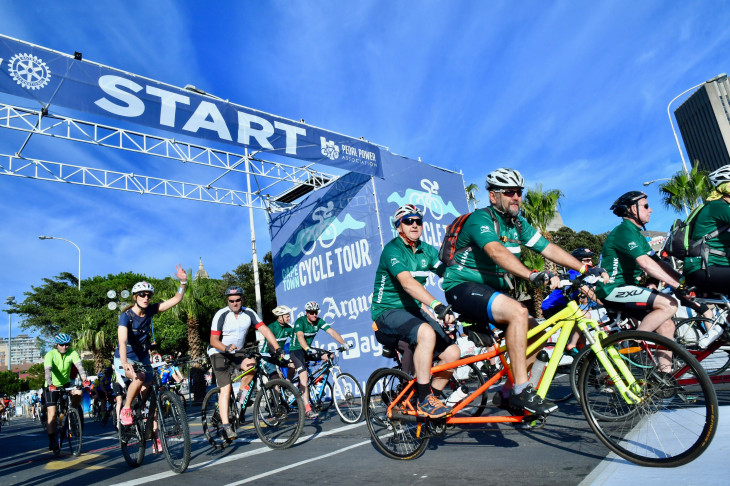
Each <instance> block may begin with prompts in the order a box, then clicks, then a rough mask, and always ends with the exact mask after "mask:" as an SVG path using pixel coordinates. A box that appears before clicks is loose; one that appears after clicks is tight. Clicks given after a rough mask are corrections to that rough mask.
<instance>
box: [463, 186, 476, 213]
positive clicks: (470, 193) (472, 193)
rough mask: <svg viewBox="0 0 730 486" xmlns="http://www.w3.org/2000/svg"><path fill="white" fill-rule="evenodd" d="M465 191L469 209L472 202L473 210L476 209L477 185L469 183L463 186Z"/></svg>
mask: <svg viewBox="0 0 730 486" xmlns="http://www.w3.org/2000/svg"><path fill="white" fill-rule="evenodd" d="M464 190H465V191H466V205H467V207H469V209H470V210H471V204H472V203H473V204H474V209H473V211H476V209H477V192H479V186H477V185H476V184H474V183H471V184H469V185H468V186H466V187H465V188H464Z"/></svg>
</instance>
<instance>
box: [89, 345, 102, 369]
mask: <svg viewBox="0 0 730 486" xmlns="http://www.w3.org/2000/svg"><path fill="white" fill-rule="evenodd" d="M91 353H92V354H93V355H94V368H96V373H97V374H98V373H101V372H102V371H104V353H102V352H101V350H97V349H94V350H92V351H91Z"/></svg>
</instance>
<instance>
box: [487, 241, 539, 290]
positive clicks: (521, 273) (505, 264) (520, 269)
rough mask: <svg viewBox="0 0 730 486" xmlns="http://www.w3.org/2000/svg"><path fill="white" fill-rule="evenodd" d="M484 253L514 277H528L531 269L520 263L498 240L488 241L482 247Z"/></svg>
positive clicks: (527, 278) (526, 278)
mask: <svg viewBox="0 0 730 486" xmlns="http://www.w3.org/2000/svg"><path fill="white" fill-rule="evenodd" d="M482 249H483V250H484V253H486V254H487V255H489V258H491V259H492V261H493V262H494V263H496V264H497V265H499V266H500V267H502V268H503V269H505V270H506V271H507V272H509V273H511V274H512V275H515V276H516V277H521V278H524V279H525V280H529V279H530V273H532V270H530V269H529V268H527V267H526V266H525V265H523V264H522V262H521V261H520V259H519V258H517V257H516V256H514V255H513V254H512V252H511V251H509V250H508V249H507V248H505V247H504V245H502V243H500V242H499V241H490V242H489V243H487V244H486V245H484V246H483V247H482Z"/></svg>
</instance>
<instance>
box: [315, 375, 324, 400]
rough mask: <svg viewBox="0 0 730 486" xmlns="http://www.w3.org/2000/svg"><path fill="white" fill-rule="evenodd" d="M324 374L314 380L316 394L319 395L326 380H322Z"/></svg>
mask: <svg viewBox="0 0 730 486" xmlns="http://www.w3.org/2000/svg"><path fill="white" fill-rule="evenodd" d="M322 376H323V375H319V377H318V378H317V379H316V380H315V381H314V395H315V396H319V392H321V391H322V387H324V381H323V380H322Z"/></svg>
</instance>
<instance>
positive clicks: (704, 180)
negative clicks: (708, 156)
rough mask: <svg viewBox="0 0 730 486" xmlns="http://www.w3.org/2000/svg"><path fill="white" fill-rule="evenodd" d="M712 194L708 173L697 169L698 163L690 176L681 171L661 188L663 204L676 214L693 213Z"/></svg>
mask: <svg viewBox="0 0 730 486" xmlns="http://www.w3.org/2000/svg"><path fill="white" fill-rule="evenodd" d="M710 192H712V184H711V183H710V179H709V178H708V177H707V173H706V172H704V171H701V170H699V169H697V163H696V162H695V166H694V167H692V170H691V171H690V173H689V174H687V173H685V172H684V170H680V171H679V172H677V173H676V174H674V175H673V176H672V178H671V179H669V180H668V181H667V182H665V183H663V184H661V185H660V186H659V193H660V194H661V196H662V202H663V203H664V206H666V207H667V208H671V209H674V210H675V211H676V212H678V213H681V212H684V211H685V209H689V211H692V210H693V209H694V208H696V207H697V206H699V205H700V204H702V202H703V201H704V200H705V199H707V196H709V195H710Z"/></svg>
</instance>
